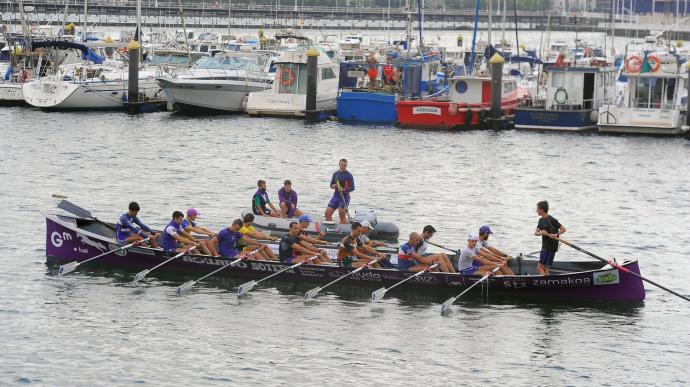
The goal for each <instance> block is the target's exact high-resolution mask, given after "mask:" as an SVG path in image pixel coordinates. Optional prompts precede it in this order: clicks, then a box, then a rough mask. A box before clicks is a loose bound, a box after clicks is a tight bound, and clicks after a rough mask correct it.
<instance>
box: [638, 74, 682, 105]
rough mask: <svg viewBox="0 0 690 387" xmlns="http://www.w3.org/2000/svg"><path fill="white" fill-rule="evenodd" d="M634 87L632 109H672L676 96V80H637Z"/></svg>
mask: <svg viewBox="0 0 690 387" xmlns="http://www.w3.org/2000/svg"><path fill="white" fill-rule="evenodd" d="M634 87H635V94H634V98H635V100H634V103H633V107H636V108H642V109H661V108H665V109H668V108H672V107H673V104H674V100H675V94H676V93H675V88H676V80H675V79H674V78H652V77H644V78H637V79H636V80H635V85H634Z"/></svg>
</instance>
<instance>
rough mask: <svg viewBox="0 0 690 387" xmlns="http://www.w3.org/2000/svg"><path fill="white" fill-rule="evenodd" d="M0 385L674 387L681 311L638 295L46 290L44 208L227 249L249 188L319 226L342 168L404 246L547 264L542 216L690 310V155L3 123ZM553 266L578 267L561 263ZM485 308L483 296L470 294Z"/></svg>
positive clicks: (624, 140) (240, 128) (232, 128)
mask: <svg viewBox="0 0 690 387" xmlns="http://www.w3.org/2000/svg"><path fill="white" fill-rule="evenodd" d="M0 122H2V125H0V155H2V156H0V158H1V159H2V163H0V181H2V185H1V187H2V188H1V189H0V195H1V197H2V201H0V203H1V204H0V206H1V207H0V211H1V212H2V213H3V214H4V221H3V222H1V223H0V233H1V235H3V238H2V239H1V242H0V248H1V249H2V254H0V265H1V267H2V270H0V284H2V291H0V348H2V350H1V351H0V353H1V354H2V355H0V359H2V361H0V385H12V384H29V383H30V384H45V385H98V384H100V385H119V384H133V383H142V384H147V385H181V384H186V385H206V384H218V385H221V384H225V385H227V384H234V385H323V384H325V383H330V384H334V385H354V386H360V385H419V384H421V383H424V384H428V385H467V384H471V385H476V384H490V385H493V384H495V385H528V384H529V385H602V384H603V385H613V386H617V385H629V384H641V385H676V384H684V383H689V382H690V370H688V368H687V365H688V361H689V360H690V324H689V323H688V321H689V320H690V305H688V304H687V303H685V302H684V301H682V300H680V299H678V298H676V297H674V296H672V295H669V294H667V293H664V292H663V291H661V290H658V289H656V288H651V287H649V286H647V300H646V301H645V302H644V304H642V305H637V306H626V305H611V304H596V303H595V304H592V303H569V302H550V303H533V302H524V301H514V300H500V299H498V298H495V297H490V298H489V300H488V302H487V299H486V298H480V297H474V298H473V297H470V298H467V299H464V298H463V299H461V301H460V302H459V305H458V306H456V307H455V309H454V313H453V314H451V315H450V316H448V317H441V316H440V315H439V312H440V302H441V301H443V299H444V297H441V298H440V299H439V298H438V297H433V296H432V297H429V296H425V295H423V294H404V295H403V294H399V295H393V296H389V297H387V298H386V299H385V300H384V302H383V303H382V304H381V305H378V306H377V307H372V306H371V305H370V303H369V298H368V296H369V292H368V291H356V290H352V289H349V290H346V289H338V290H337V291H336V292H328V293H326V294H324V295H322V296H320V297H319V298H318V299H317V302H316V303H315V304H313V305H304V304H303V303H302V295H303V293H304V291H305V290H307V289H309V288H310V286H295V285H289V284H285V283H274V284H270V285H268V286H262V287H260V288H258V289H256V290H255V291H253V292H252V294H250V295H249V297H247V298H244V299H242V300H240V301H238V300H237V298H236V297H235V295H234V293H233V287H234V286H236V285H237V284H238V282H235V281H228V280H211V281H209V282H207V283H205V284H204V285H203V286H200V287H198V288H197V289H196V290H194V291H192V292H190V293H189V294H187V295H185V296H182V297H178V296H175V295H174V294H173V293H174V288H175V286H177V285H179V284H180V283H181V280H179V279H174V278H160V279H159V278H156V277H155V276H153V278H151V279H149V280H147V282H146V283H145V284H144V285H143V286H141V287H139V288H133V287H131V285H130V281H131V274H127V273H118V272H99V271H89V272H84V271H78V272H76V273H74V274H72V275H69V276H67V277H64V278H56V277H53V276H51V275H49V273H48V270H47V268H46V267H45V265H44V262H45V222H44V219H43V217H42V216H41V214H40V212H39V211H40V210H41V209H47V208H50V207H51V206H52V205H54V201H53V199H51V198H50V195H51V194H52V193H61V194H65V195H67V196H69V198H70V200H71V201H73V202H75V203H77V204H79V205H82V206H84V207H86V208H88V209H90V210H92V211H93V213H94V214H95V215H96V216H99V217H100V218H102V219H105V220H114V219H115V218H116V217H117V216H118V215H119V214H120V213H122V212H123V211H124V210H125V207H126V205H127V203H128V202H129V201H131V200H137V201H138V202H139V203H140V204H141V207H142V211H141V213H140V217H141V218H142V220H144V222H146V223H147V224H149V225H151V226H156V227H161V226H162V225H164V224H165V223H166V222H167V219H168V218H169V216H170V214H171V212H172V211H173V210H177V209H185V208H187V207H189V206H195V207H196V208H198V209H199V211H200V212H201V213H202V214H203V218H202V219H201V220H202V221H203V224H204V225H207V226H210V227H211V228H214V229H220V228H221V227H223V226H224V225H227V224H229V222H231V221H232V219H234V218H235V217H237V216H238V215H239V213H240V212H241V211H243V210H245V209H246V208H247V207H248V206H249V203H250V197H251V195H252V193H253V192H254V190H255V182H256V180H257V179H259V178H262V179H265V180H267V181H268V188H269V192H270V193H271V194H272V195H273V197H274V198H275V195H276V191H277V189H278V188H279V187H280V184H281V182H282V181H283V180H284V179H286V178H290V179H291V180H292V181H293V187H294V188H295V189H296V190H297V192H298V193H299V195H300V196H299V200H300V206H301V207H302V208H304V209H306V210H307V211H308V212H309V213H311V214H313V215H315V216H320V215H322V213H323V209H324V208H325V205H326V203H327V201H328V198H329V196H330V192H329V189H328V183H329V179H330V175H331V173H332V172H333V171H334V170H335V168H337V160H338V159H339V158H341V157H345V158H347V159H348V160H349V161H350V167H349V169H350V170H351V172H352V173H353V174H354V176H355V179H356V182H357V190H356V191H355V193H354V194H353V204H352V205H353V206H354V207H356V206H366V207H372V208H374V209H376V211H377V214H378V217H379V219H380V220H387V221H388V220H390V221H394V222H396V223H397V224H398V225H399V226H400V228H401V234H407V233H408V232H410V231H413V230H420V229H421V228H422V226H424V225H425V224H433V225H434V226H435V227H436V228H437V229H438V230H439V233H438V234H437V236H436V242H438V243H442V244H445V245H451V246H459V245H460V244H461V243H462V241H463V240H464V239H465V237H466V235H467V233H468V232H471V231H476V229H477V228H478V227H479V226H481V225H483V224H491V225H492V228H493V229H494V230H495V232H496V234H495V235H494V236H492V238H493V241H494V243H495V244H496V245H497V246H498V247H500V248H502V249H504V250H505V251H508V252H511V253H513V254H517V253H520V252H523V253H526V252H530V251H534V250H538V249H539V243H540V242H539V239H538V238H536V237H534V236H532V232H533V230H534V227H535V225H536V222H537V217H536V215H535V213H534V207H535V203H536V202H537V201H538V200H541V199H547V200H549V201H550V203H551V205H552V211H551V212H552V214H553V215H554V216H555V217H556V218H558V219H559V220H560V221H561V223H563V224H564V225H565V226H566V227H567V228H568V233H567V237H568V238H569V239H570V240H571V241H573V242H574V243H576V244H579V245H581V246H583V247H585V248H587V249H589V250H591V251H593V252H596V253H599V254H600V255H604V256H607V257H610V256H613V257H618V258H624V257H634V258H638V259H639V260H640V266H641V270H642V274H643V275H645V276H648V277H649V278H652V279H655V280H657V281H658V282H661V283H663V284H665V285H667V286H668V287H670V288H672V289H676V290H678V291H680V292H681V293H683V294H686V295H690V284H689V283H688V278H690V268H688V255H689V253H690V248H689V247H688V246H690V222H688V216H689V215H690V212H689V211H690V210H688V208H690V206H689V204H690V173H688V171H689V170H690V142H688V141H687V140H684V139H679V138H673V139H666V138H649V137H634V136H626V137H624V136H601V135H587V134H584V135H580V134H575V135H570V134H554V133H530V132H528V133H524V132H516V131H505V132H490V131H475V132H464V133H462V132H458V133H453V132H425V131H415V130H402V129H397V128H393V127H367V126H348V125H343V124H339V123H334V122H326V123H321V124H318V125H305V124H303V123H302V122H301V121H297V120H282V119H268V118H266V119H251V118H248V117H244V116H230V117H212V118H187V117H180V116H176V115H171V114H168V113H156V114H148V115H142V116H139V117H128V116H126V115H124V114H120V113H44V112H41V111H37V110H32V109H19V108H3V109H0ZM557 259H559V260H588V259H590V258H588V257H587V256H584V255H582V254H580V253H577V252H575V251H573V250H569V249H568V248H567V247H565V246H563V247H562V248H561V252H560V253H559V255H558V256H557ZM477 291H479V289H477Z"/></svg>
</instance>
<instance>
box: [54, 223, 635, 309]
mask: <svg viewBox="0 0 690 387" xmlns="http://www.w3.org/2000/svg"><path fill="white" fill-rule="evenodd" d="M89 222H90V223H89ZM79 223H82V224H81V225H79ZM84 224H89V226H90V227H83V225H84ZM96 226H99V227H96ZM99 230H100V231H101V232H99ZM108 232H110V234H112V230H109V229H107V228H106V227H105V226H102V225H98V224H97V223H94V222H93V221H90V220H86V219H78V218H72V217H65V216H56V215H47V216H46V256H47V264H48V265H51V266H54V265H61V264H65V263H68V262H71V261H78V262H80V261H84V260H86V259H88V258H91V257H94V256H96V255H99V254H102V253H104V252H106V251H109V250H112V249H115V248H117V247H119V245H117V244H115V243H114V240H113V239H112V235H108ZM169 257H170V256H169V255H167V254H165V253H163V252H162V251H160V250H155V249H150V248H145V247H133V248H129V249H126V250H121V251H118V252H114V253H111V254H108V255H106V256H104V257H101V258H98V259H96V260H94V261H92V262H89V263H87V264H86V265H84V266H91V267H108V268H116V269H122V270H132V271H134V270H143V269H148V268H151V267H153V266H155V265H156V264H158V263H161V262H163V261H164V260H166V259H167V258H169ZM230 262H231V260H229V259H225V258H215V257H210V256H203V255H186V256H182V257H181V258H178V259H176V260H174V261H172V262H170V263H169V264H166V266H164V268H165V270H163V268H161V274H162V273H163V272H164V271H165V272H174V273H175V274H179V275H191V274H194V275H198V274H202V275H203V274H207V273H209V272H211V271H212V270H214V269H217V268H219V267H220V266H226V265H228V264H229V263H230ZM530 263H531V264H534V262H533V261H524V264H525V265H528V264H530ZM582 264H583V265H587V266H588V267H595V266H596V265H595V266H593V265H592V263H591V262H586V263H582ZM599 266H601V265H599ZM622 266H624V267H626V268H627V269H628V270H631V271H633V272H635V273H638V274H639V272H640V271H639V267H638V264H637V261H630V262H626V263H624V264H622ZM285 267H286V265H285V264H282V263H279V262H266V261H252V260H247V261H242V262H239V263H238V264H236V265H235V266H234V267H229V268H227V269H226V270H222V271H221V272H219V273H218V275H222V276H230V277H238V278H252V279H256V278H263V277H266V276H268V275H269V274H271V273H274V272H277V271H279V270H281V269H284V268H285ZM349 270H351V269H347V268H343V267H338V266H318V265H306V266H300V267H298V268H296V269H294V270H291V271H287V272H285V273H283V274H281V275H280V276H279V277H277V278H276V279H279V280H280V281H288V282H300V283H302V282H309V283H317V284H322V283H327V282H330V281H332V280H333V279H335V278H338V277H340V276H342V275H344V274H346V273H347V272H348V271H349ZM412 274H414V273H410V272H405V271H399V270H394V269H372V270H363V271H361V272H359V273H356V274H355V275H352V276H350V277H348V278H347V279H344V280H343V281H341V283H342V284H350V285H354V286H366V287H373V288H378V287H383V286H390V285H392V284H394V283H396V282H398V281H400V280H402V279H405V278H407V277H409V276H410V275H412ZM478 279H479V277H478V276H463V275H461V274H447V273H426V274H423V275H420V276H418V277H415V278H414V279H413V280H410V281H408V282H406V283H405V284H403V285H402V286H400V287H399V288H400V289H401V290H403V289H417V291H419V290H420V289H425V288H426V289H430V290H431V289H437V290H439V289H440V290H447V291H448V292H449V293H459V292H460V291H462V289H464V288H466V287H468V286H470V285H472V284H473V283H475V282H476V281H477V280H478ZM488 284H489V287H490V288H491V289H492V291H493V290H499V291H500V293H501V294H505V293H508V294H510V295H511V296H529V297H539V298H562V299H592V300H616V301H632V302H640V301H642V300H644V298H645V291H644V286H643V284H642V281H641V280H640V279H638V278H636V277H634V276H632V275H629V274H627V273H624V272H621V271H619V270H617V269H610V268H609V269H603V268H599V269H598V270H587V271H576V272H568V273H563V274H557V275H550V276H535V275H516V276H494V277H491V278H490V279H489V281H488Z"/></svg>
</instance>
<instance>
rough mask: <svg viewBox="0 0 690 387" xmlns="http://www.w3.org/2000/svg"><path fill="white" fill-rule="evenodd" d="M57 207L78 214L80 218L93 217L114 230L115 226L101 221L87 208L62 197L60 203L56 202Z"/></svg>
mask: <svg viewBox="0 0 690 387" xmlns="http://www.w3.org/2000/svg"><path fill="white" fill-rule="evenodd" d="M57 207H58V208H59V209H61V210H65V211H67V212H69V213H71V214H74V215H76V216H78V217H80V218H87V219H93V220H95V221H96V222H98V223H101V224H103V225H105V226H106V227H108V228H109V229H111V230H115V227H113V226H112V225H110V224H108V223H106V222H104V221H102V220H100V219H98V218H96V217H94V216H93V215H92V214H91V212H90V211H89V210H87V209H84V208H81V207H79V206H78V205H76V204H74V203H72V202H69V201H67V200H65V199H62V200H61V201H60V203H58V205H57Z"/></svg>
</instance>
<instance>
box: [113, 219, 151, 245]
mask: <svg viewBox="0 0 690 387" xmlns="http://www.w3.org/2000/svg"><path fill="white" fill-rule="evenodd" d="M135 224H136V225H139V227H141V228H139V227H137V226H135ZM141 230H144V231H147V232H153V231H152V230H151V229H150V228H149V226H147V225H145V224H144V223H142V222H141V221H140V220H139V218H137V217H136V216H133V217H130V216H129V214H127V213H124V214H122V215H120V218H119V219H118V220H117V223H116V224H115V232H116V236H117V240H118V241H120V242H123V241H124V240H125V239H127V238H129V237H130V236H132V235H134V234H139V235H141V236H143V235H142V231H141Z"/></svg>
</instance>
